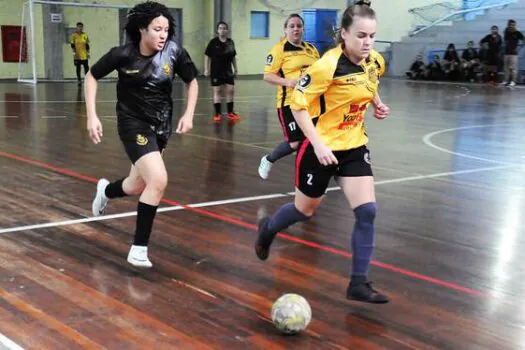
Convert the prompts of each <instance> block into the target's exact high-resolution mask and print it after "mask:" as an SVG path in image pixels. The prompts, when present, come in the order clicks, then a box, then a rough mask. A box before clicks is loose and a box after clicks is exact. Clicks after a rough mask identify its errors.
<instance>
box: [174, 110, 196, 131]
mask: <svg viewBox="0 0 525 350" xmlns="http://www.w3.org/2000/svg"><path fill="white" fill-rule="evenodd" d="M191 129H193V115H189V114H184V115H183V116H182V117H180V119H179V124H178V125H177V130H176V133H177V134H185V133H187V132H188V131H190V130H191Z"/></svg>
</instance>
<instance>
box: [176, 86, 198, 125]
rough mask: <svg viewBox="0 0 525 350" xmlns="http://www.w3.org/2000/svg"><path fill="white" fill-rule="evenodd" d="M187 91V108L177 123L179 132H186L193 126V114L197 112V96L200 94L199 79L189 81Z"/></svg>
mask: <svg viewBox="0 0 525 350" xmlns="http://www.w3.org/2000/svg"><path fill="white" fill-rule="evenodd" d="M187 91H188V96H187V97H186V110H185V111H184V114H183V115H182V117H181V118H180V120H179V124H178V125H177V131H176V132H177V134H185V133H187V132H188V131H190V130H191V129H192V128H193V115H194V113H195V106H196V105H197V97H198V95H199V84H198V83H197V79H193V80H192V81H190V82H189V83H188V87H187Z"/></svg>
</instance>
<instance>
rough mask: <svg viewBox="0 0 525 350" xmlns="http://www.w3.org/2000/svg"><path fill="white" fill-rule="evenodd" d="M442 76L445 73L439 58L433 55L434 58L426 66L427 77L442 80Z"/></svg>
mask: <svg viewBox="0 0 525 350" xmlns="http://www.w3.org/2000/svg"><path fill="white" fill-rule="evenodd" d="M444 76H445V73H444V71H443V66H442V65H441V59H440V57H439V55H435V56H434V60H433V61H432V62H431V63H430V64H429V65H428V66H427V79H428V80H442V79H443V77H444Z"/></svg>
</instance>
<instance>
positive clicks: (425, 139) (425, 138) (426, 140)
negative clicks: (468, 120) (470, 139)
mask: <svg viewBox="0 0 525 350" xmlns="http://www.w3.org/2000/svg"><path fill="white" fill-rule="evenodd" d="M512 125H517V124H483V125H472V126H464V127H459V128H451V129H443V130H438V131H434V132H431V133H428V134H426V135H425V136H423V138H422V139H423V142H424V143H425V145H427V146H429V147H431V148H434V149H435V150H438V151H441V152H445V153H448V154H453V155H456V156H459V157H463V158H470V159H475V160H481V161H484V162H488V163H494V164H504V165H513V164H512V163H508V162H501V161H499V160H494V159H488V158H483V157H477V156H472V155H470V154H466V153H461V152H455V151H451V150H449V149H446V148H443V147H440V146H437V145H435V144H434V143H433V142H432V138H433V137H434V136H436V135H439V134H444V133H447V132H451V131H457V130H468V129H478V128H489V127H494V126H512ZM518 125H521V124H518Z"/></svg>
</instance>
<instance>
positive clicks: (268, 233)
mask: <svg viewBox="0 0 525 350" xmlns="http://www.w3.org/2000/svg"><path fill="white" fill-rule="evenodd" d="M308 219H310V217H309V216H307V215H304V214H303V213H301V212H300V211H299V210H297V208H296V207H295V204H294V203H286V204H285V205H283V206H282V207H280V208H279V209H278V210H277V211H276V212H275V213H274V214H273V215H272V216H271V217H270V218H269V219H268V221H267V222H266V225H265V226H266V227H265V228H264V231H263V234H262V237H261V239H262V240H263V244H265V245H269V244H270V243H271V242H272V240H273V239H274V237H275V235H277V233H278V232H279V231H281V230H284V229H285V228H288V227H290V226H291V225H293V224H295V223H297V222H300V221H306V220H308Z"/></svg>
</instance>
